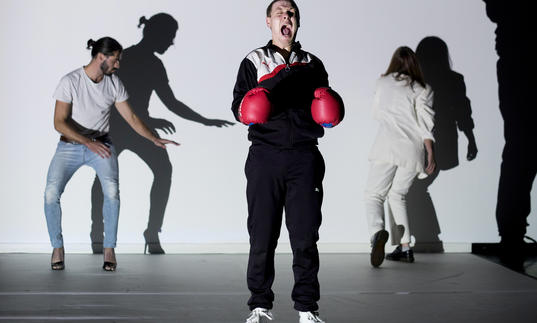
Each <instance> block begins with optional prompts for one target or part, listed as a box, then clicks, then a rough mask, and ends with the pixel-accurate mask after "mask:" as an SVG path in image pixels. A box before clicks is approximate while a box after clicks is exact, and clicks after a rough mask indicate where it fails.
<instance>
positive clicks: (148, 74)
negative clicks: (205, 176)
mask: <svg viewBox="0 0 537 323" xmlns="http://www.w3.org/2000/svg"><path fill="white" fill-rule="evenodd" d="M141 25H145V27H144V30H143V38H142V40H141V41H140V42H139V43H138V44H136V45H133V46H131V47H129V48H127V49H125V50H124V51H123V54H122V59H121V65H120V69H119V71H118V76H119V78H120V79H121V81H122V82H123V83H124V84H125V87H126V89H127V92H128V93H129V103H130V105H131V106H132V109H133V110H134V112H135V113H136V115H137V116H138V117H140V119H142V120H143V122H144V123H145V124H146V125H147V126H148V127H149V128H150V129H152V130H153V132H155V133H156V130H161V131H163V132H164V133H166V134H172V133H174V132H175V126H174V125H173V123H171V122H170V121H168V120H165V119H158V118H153V117H151V116H150V115H149V111H148V110H149V99H150V97H151V94H152V93H153V91H154V92H155V93H156V94H157V95H158V97H159V98H160V100H161V101H162V103H163V104H164V105H165V106H166V107H167V108H168V109H169V110H170V111H172V112H173V113H175V114H176V115H177V116H179V117H182V118H184V119H187V120H190V121H194V122H198V123H201V124H203V125H206V126H216V127H222V126H229V125H232V124H233V123H232V122H229V121H225V120H218V119H207V118H205V117H203V116H201V115H200V114H198V113H197V112H195V111H193V110H192V109H191V108H190V107H188V106H186V105H185V104H184V103H183V102H181V101H179V100H178V99H177V98H176V97H175V95H174V93H173V91H172V89H171V88H170V85H169V83H168V76H167V73H166V69H165V67H164V65H163V64H162V61H161V60H160V59H159V58H158V57H157V56H155V52H156V53H159V54H161V55H162V54H164V53H165V52H166V51H167V50H168V48H169V47H170V46H171V45H173V41H174V39H175V35H176V33H177V30H178V23H177V21H176V20H175V19H174V18H173V17H172V16H171V15H169V14H166V13H159V14H156V15H154V16H152V17H151V18H150V19H149V20H147V19H146V18H145V17H142V18H140V24H139V25H138V27H140V26H141ZM110 134H111V136H112V140H113V143H114V145H115V147H116V151H117V154H118V155H119V154H121V152H122V151H124V150H130V151H132V152H133V153H135V154H136V155H137V156H138V157H140V159H141V160H142V161H143V162H144V163H145V164H146V165H147V166H148V167H149V168H150V169H151V171H152V172H153V176H154V179H153V184H152V186H151V192H150V203H151V205H150V209H149V220H148V224H147V229H146V230H145V231H144V233H143V236H144V239H145V243H146V244H145V247H146V248H147V249H148V251H149V253H152V254H163V253H164V250H163V249H162V247H161V245H160V240H159V236H158V233H159V232H160V231H161V229H162V224H163V221H164V213H165V211H166V205H167V203H168V197H169V194H170V187H171V180H172V164H171V163H170V157H169V156H168V153H167V151H166V150H165V149H162V148H159V147H157V146H155V145H154V144H153V143H151V142H149V141H148V140H146V139H145V138H142V137H141V136H139V135H138V134H136V133H135V132H134V130H132V128H131V127H130V126H129V125H128V124H127V123H126V122H125V120H124V119H123V118H122V117H121V116H120V115H119V113H118V112H117V110H116V109H112V115H111V117H110ZM102 207H103V196H102V190H101V186H100V184H99V181H98V180H97V179H96V180H95V182H94V184H93V188H92V211H91V214H92V226H91V234H90V237H91V241H92V250H93V252H94V253H101V252H102V241H103V216H102ZM145 251H146V250H145V249H144V253H145Z"/></svg>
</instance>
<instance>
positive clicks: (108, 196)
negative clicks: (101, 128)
mask: <svg viewBox="0 0 537 323" xmlns="http://www.w3.org/2000/svg"><path fill="white" fill-rule="evenodd" d="M107 145H108V147H109V148H110V152H111V156H110V157H109V158H102V157H100V156H99V155H97V154H96V153H94V152H92V151H91V150H89V149H88V148H87V147H86V146H84V145H81V144H76V143H69V142H63V141H60V142H58V147H57V148H56V153H55V154H54V157H53V158H52V161H51V162H50V166H49V169H48V175H47V186H46V188H45V217H46V219H47V227H48V234H49V236H50V242H51V244H52V247H53V248H61V247H63V236H62V226H61V218H62V210H61V206H60V197H61V195H62V193H63V190H64V189H65V185H67V182H68V181H69V180H70V179H71V177H72V176H73V174H74V173H75V172H76V171H77V170H78V169H79V168H80V167H81V166H83V165H88V166H90V167H91V168H93V169H94V170H95V172H96V173H97V176H98V177H99V181H100V182H101V187H102V190H103V194H104V203H103V218H104V241H103V247H104V248H115V246H116V240H117V225H118V219H119V180H118V179H119V173H118V161H117V154H116V151H115V149H114V146H113V145H111V144H108V143H107Z"/></svg>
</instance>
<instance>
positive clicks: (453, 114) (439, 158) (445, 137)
mask: <svg viewBox="0 0 537 323" xmlns="http://www.w3.org/2000/svg"><path fill="white" fill-rule="evenodd" d="M416 55H417V56H418V60H419V62H420V65H421V68H422V71H423V74H424V76H425V82H426V83H427V84H429V85H430V86H431V87H432V89H433V91H434V103H433V109H434V111H435V128H434V137H435V144H434V149H435V158H436V165H437V169H436V170H435V172H434V173H433V174H432V175H430V176H429V177H427V178H425V179H423V180H420V179H416V180H415V181H414V183H413V185H412V187H411V188H410V190H409V192H408V194H407V196H406V198H407V209H408V216H409V225H410V227H411V228H412V233H413V235H414V239H415V245H414V250H415V251H416V252H443V251H444V247H443V244H442V241H441V240H440V238H439V237H438V235H439V234H440V232H441V231H440V225H439V223H438V217H437V214H436V210H435V208H434V204H433V200H432V198H431V195H430V193H429V187H430V186H431V184H432V183H433V182H434V181H435V180H436V178H437V177H438V176H439V174H440V172H443V171H447V170H450V169H452V168H455V167H457V166H458V165H459V148H458V131H457V129H458V130H459V131H461V132H463V133H464V134H465V136H466V138H467V139H468V147H467V153H466V158H467V160H469V161H470V160H473V159H474V158H475V157H476V155H477V145H476V142H475V137H474V133H473V128H474V122H473V120H472V108H471V105H470V100H469V99H468V97H466V85H465V83H464V77H463V75H461V74H459V73H457V72H455V71H453V70H452V69H451V60H450V57H449V51H448V47H447V44H446V43H445V42H444V41H443V40H442V39H440V38H438V37H426V38H424V39H423V40H422V41H421V42H420V43H419V44H418V47H417V48H416Z"/></svg>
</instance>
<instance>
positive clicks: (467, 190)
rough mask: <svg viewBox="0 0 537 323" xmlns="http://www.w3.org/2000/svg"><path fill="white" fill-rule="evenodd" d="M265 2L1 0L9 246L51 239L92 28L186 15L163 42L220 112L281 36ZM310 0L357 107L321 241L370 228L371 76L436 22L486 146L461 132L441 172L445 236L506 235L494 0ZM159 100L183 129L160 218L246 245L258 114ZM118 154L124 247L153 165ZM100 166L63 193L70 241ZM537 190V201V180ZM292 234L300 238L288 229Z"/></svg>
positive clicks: (168, 238) (335, 82)
mask: <svg viewBox="0 0 537 323" xmlns="http://www.w3.org/2000/svg"><path fill="white" fill-rule="evenodd" d="M267 4H268V0H267V1H259V0H256V1H252V0H234V1H218V0H208V1H203V2H199V1H183V0H179V1H175V0H174V1H171V0H170V1H159V0H155V1H141V0H136V1H132V0H117V1H101V0H94V1H90V2H80V1H68V0H49V1H38V0H2V1H1V2H0V26H1V28H0V44H1V49H0V71H1V72H2V76H1V78H0V98H1V99H2V101H1V102H2V103H1V104H0V109H1V115H2V117H1V118H0V125H1V127H0V131H1V136H0V149H1V151H2V158H0V171H1V172H2V177H1V178H2V182H3V183H2V185H1V186H0V190H1V191H0V201H1V206H2V207H1V211H0V212H1V213H0V214H1V220H0V221H1V222H0V223H1V224H0V245H1V246H2V247H1V249H0V250H1V251H14V250H15V251H36V250H49V249H48V248H49V241H48V234H47V231H46V223H45V218H44V213H43V190H44V186H45V178H46V172H47V168H48V165H49V162H50V160H51V158H52V155H53V153H54V150H55V146H56V143H57V141H58V133H56V132H55V130H54V128H53V124H52V117H53V111H54V101H53V99H52V93H53V91H54V89H55V87H56V85H57V83H58V81H59V79H60V77H61V76H63V75H64V74H66V73H67V72H69V71H71V70H73V69H75V68H77V67H80V66H82V65H85V64H87V63H88V62H89V60H90V54H89V51H87V50H86V49H85V44H86V41H87V40H88V39H89V38H93V39H97V38H100V37H102V36H112V37H114V38H116V39H117V40H118V41H119V42H120V43H121V44H122V45H123V46H124V48H127V47H129V46H131V45H133V44H136V43H138V42H139V41H140V40H141V38H142V29H138V28H137V24H138V19H139V18H140V17H141V16H143V15H145V16H146V17H147V18H149V17H151V16H152V15H154V14H156V13H159V12H165V13H168V14H170V15H172V16H173V17H174V18H175V19H176V20H177V21H178V22H179V31H178V33H177V37H176V39H175V45H174V46H172V47H170V49H169V50H168V51H167V52H166V53H164V54H163V55H160V56H159V57H160V58H161V60H162V61H163V63H164V66H165V68H166V70H167V73H168V78H169V80H170V85H171V88H172V89H173V91H174V93H175V96H176V97H177V98H178V99H179V100H181V101H183V102H184V103H186V104H187V105H189V106H190V107H191V108H192V109H194V110H195V111H197V112H199V113H200V114H202V115H204V116H206V117H208V118H219V119H227V120H230V121H234V120H233V116H232V113H231V111H230V104H231V99H232V89H233V86H234V82H235V77H236V73H237V69H238V66H239V63H240V61H241V60H242V58H243V57H244V56H245V55H246V54H247V53H248V52H249V51H250V50H252V49H254V48H256V47H259V46H262V45H264V44H265V43H266V42H267V41H268V40H269V38H270V33H269V30H268V28H267V27H266V26H265V22H264V11H265V8H266V5H267ZM298 5H299V6H300V10H301V15H302V21H301V25H302V26H301V28H300V30H299V32H298V40H299V41H300V42H301V43H302V45H303V48H304V49H305V50H308V51H311V52H312V53H315V54H316V55H317V56H318V57H320V58H321V59H322V60H323V62H324V63H325V66H326V69H327V71H328V73H329V75H330V81H331V85H332V87H333V88H334V89H335V90H337V91H338V92H339V93H340V94H341V95H342V97H343V98H344V101H345V103H346V109H347V114H346V119H345V120H344V122H343V123H342V124H341V125H339V126H338V127H336V128H334V129H330V130H328V131H326V135H325V137H324V138H322V139H321V140H320V150H321V151H322V153H323V154H324V157H325V160H326V164H327V171H326V177H325V181H324V183H325V200H324V205H323V215H324V219H323V225H322V227H321V241H320V242H321V244H330V243H335V244H339V245H345V244H348V245H352V244H362V243H363V244H365V243H366V242H367V241H368V235H367V228H366V221H365V214H364V209H363V205H362V192H363V189H364V185H365V181H366V176H367V170H368V161H367V154H368V152H369V148H370V146H371V144H372V141H373V138H374V136H375V133H376V127H377V125H376V123H375V122H374V121H373V120H372V119H371V117H370V114H369V106H370V102H371V99H372V94H373V87H374V83H375V80H376V78H377V77H378V76H379V74H380V73H382V72H383V71H384V70H385V69H386V67H387V65H388V62H389V59H390V57H391V55H392V53H393V51H394V50H395V48H396V47H398V46H400V45H408V46H410V47H411V48H414V49H415V48H416V46H417V45H418V43H419V42H420V41H421V40H422V39H423V38H424V37H427V36H437V37H439V38H441V39H442V40H443V41H445V43H446V44H447V45H448V47H449V52H450V56H451V61H452V69H453V70H454V71H456V72H458V73H460V74H462V75H463V76H464V80H465V83H466V88H467V93H466V94H467V96H468V98H469V99H470V100H471V106H472V111H473V114H472V116H473V119H474V122H475V125H476V127H475V130H474V133H475V136H476V139H477V145H478V148H479V153H478V156H477V158H476V160H474V161H472V162H467V161H466V158H465V155H466V145H467V141H466V138H465V137H464V136H463V135H462V133H460V135H459V155H460V157H459V160H460V165H459V166H458V167H456V168H454V169H451V170H449V171H445V172H441V174H440V176H439V177H438V178H437V179H436V180H435V181H434V183H433V184H432V185H431V186H430V194H431V197H432V200H433V203H434V207H435V210H436V215H437V218H438V222H439V225H440V229H441V234H440V236H439V238H440V240H442V241H443V242H444V243H445V244H446V245H449V244H450V243H453V244H455V243H471V242H493V241H497V240H498V237H497V229H496V222H495V218H494V214H495V204H496V192H497V185H498V176H499V166H500V161H501V160H500V156H501V149H502V147H503V136H502V126H503V123H502V120H501V117H500V113H499V109H498V99H497V81H496V70H495V64H496V60H497V56H496V53H495V51H494V37H495V35H494V29H495V25H494V24H492V23H491V22H490V21H489V19H488V18H487V16H486V13H485V4H484V2H482V1H467V0H456V1H444V0H433V1H431V0H410V1H397V0H381V1H348V0H333V1H320V0H307V1H306V0H298ZM149 111H150V114H151V115H152V116H154V117H157V118H165V119H167V120H170V121H171V122H172V123H174V125H175V126H176V128H177V132H176V133H175V134H173V135H171V136H166V135H163V136H164V137H168V138H171V139H174V140H177V141H179V142H180V143H181V146H180V147H177V148H176V147H171V148H169V154H170V160H171V162H172V165H173V175H172V187H171V192H170V199H169V203H168V207H167V210H166V214H165V217H164V225H163V231H162V233H161V234H160V237H161V241H162V243H163V246H164V247H165V249H166V245H168V246H169V245H173V244H198V243H199V244H213V245H220V244H235V243H236V244H237V246H244V245H246V243H247V241H248V236H247V232H246V215H247V212H246V197H245V186H246V181H245V177H244V172H243V167H244V161H245V158H246V154H247V148H248V146H249V142H248V141H247V139H246V134H247V128H246V127H245V126H243V125H240V124H236V125H234V126H232V127H229V128H215V127H206V126H203V125H200V124H197V123H193V122H189V121H187V120H184V119H182V118H180V117H177V116H176V115H175V114H173V113H171V112H169V111H168V110H167V109H166V108H165V106H164V105H163V104H162V103H161V101H160V100H159V99H158V97H156V96H155V95H153V96H152V98H151V102H150V110H149ZM119 160H120V189H121V202H122V204H121V215H120V223H119V234H118V243H119V246H120V248H121V246H122V245H123V246H125V245H128V244H142V243H143V237H142V232H143V230H144V229H145V227H146V224H147V216H148V209H149V189H150V186H151V183H152V180H153V176H152V173H151V171H150V170H149V169H148V168H147V166H146V165H145V164H144V163H143V162H142V161H141V160H140V159H139V158H138V157H137V156H136V155H134V154H133V153H131V152H129V151H125V152H124V153H122V154H121V155H120V159H119ZM93 177H94V173H93V171H92V170H91V169H90V168H83V169H81V170H80V171H79V172H78V173H76V174H75V176H74V177H73V179H72V180H71V181H70V182H69V184H68V186H67V188H66V191H65V193H64V195H63V198H62V203H63V204H62V205H63V215H64V216H63V229H64V238H65V242H66V245H67V248H68V250H69V245H70V244H71V245H75V244H81V245H85V246H87V248H86V249H84V250H87V251H89V250H90V248H89V242H90V239H89V229H90V207H91V205H90V190H91V185H92V182H93ZM532 203H533V205H534V206H535V205H537V198H536V194H535V190H534V193H533V199H532ZM529 220H530V224H531V226H530V227H529V231H528V234H529V235H531V236H535V235H537V223H536V222H537V220H536V219H535V211H534V212H533V215H532V216H530V218H529ZM281 241H282V242H285V241H287V233H286V231H285V229H282V238H281ZM71 250H72V249H71ZM125 250H126V249H125ZM237 250H238V251H239V250H244V249H241V247H237ZM139 251H140V252H141V251H142V250H141V249H140V250H139ZM167 251H168V250H167Z"/></svg>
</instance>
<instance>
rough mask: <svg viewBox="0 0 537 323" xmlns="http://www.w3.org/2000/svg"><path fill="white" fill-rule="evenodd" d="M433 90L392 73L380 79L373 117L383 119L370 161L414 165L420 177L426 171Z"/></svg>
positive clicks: (432, 120) (432, 138)
mask: <svg viewBox="0 0 537 323" xmlns="http://www.w3.org/2000/svg"><path fill="white" fill-rule="evenodd" d="M432 106H433V91H432V90H431V87H430V86H429V85H427V86H426V87H425V88H423V87H422V86H421V85H420V84H419V83H417V82H414V84H413V85H412V86H410V84H409V78H408V77H406V76H401V78H400V80H397V79H396V78H395V74H394V73H392V74H390V75H387V76H383V77H381V78H379V79H378V81H377V85H376V90H375V96H374V100H373V117H374V118H375V119H376V120H377V121H378V122H379V123H380V127H379V129H378V133H377V137H376V139H375V143H374V144H373V147H372V149H371V152H370V154H369V160H370V161H376V162H386V163H391V164H395V165H397V166H399V167H403V168H407V169H414V170H415V171H416V173H418V174H419V176H418V177H419V178H424V177H427V175H426V174H425V171H424V165H425V147H424V144H423V142H424V140H425V139H431V140H433V141H434V137H433V133H432V131H433V126H434V111H433V109H432Z"/></svg>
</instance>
